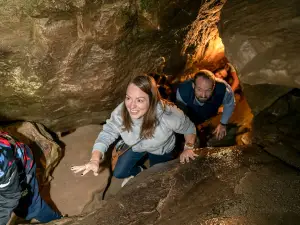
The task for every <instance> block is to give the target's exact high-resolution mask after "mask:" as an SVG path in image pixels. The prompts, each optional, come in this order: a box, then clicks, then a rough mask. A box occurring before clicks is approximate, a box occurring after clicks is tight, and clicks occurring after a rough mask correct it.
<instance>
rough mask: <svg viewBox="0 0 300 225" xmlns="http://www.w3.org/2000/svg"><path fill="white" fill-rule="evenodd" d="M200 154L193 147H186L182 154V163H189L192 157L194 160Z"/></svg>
mask: <svg viewBox="0 0 300 225" xmlns="http://www.w3.org/2000/svg"><path fill="white" fill-rule="evenodd" d="M197 156H198V155H197V154H196V153H195V152H194V151H193V150H192V149H185V150H183V152H182V153H181V154H180V163H182V164H184V163H185V162H187V163H189V162H190V159H192V160H194V159H195V158H196V157H197Z"/></svg>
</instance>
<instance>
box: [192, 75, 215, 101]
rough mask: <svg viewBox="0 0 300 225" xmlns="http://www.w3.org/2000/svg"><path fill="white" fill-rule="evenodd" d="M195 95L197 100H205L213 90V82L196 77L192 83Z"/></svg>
mask: <svg viewBox="0 0 300 225" xmlns="http://www.w3.org/2000/svg"><path fill="white" fill-rule="evenodd" d="M194 89H195V96H196V98H197V99H198V101H199V102H203V103H204V102H206V101H207V100H208V99H209V98H210V97H211V95H212V93H213V91H214V84H213V82H212V81H211V80H209V79H206V78H203V77H198V78H197V79H196V81H195V84H194Z"/></svg>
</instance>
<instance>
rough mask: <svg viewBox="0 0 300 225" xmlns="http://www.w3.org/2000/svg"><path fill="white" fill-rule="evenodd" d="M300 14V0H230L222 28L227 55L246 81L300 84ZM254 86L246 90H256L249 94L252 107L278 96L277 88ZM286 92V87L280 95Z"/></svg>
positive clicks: (223, 12) (284, 84)
mask: <svg viewBox="0 0 300 225" xmlns="http://www.w3.org/2000/svg"><path fill="white" fill-rule="evenodd" d="M233 12H234V13H233ZM299 16H300V5H299V1H297V0H292V1H283V0H275V1H272V3H270V2H269V1H241V0H232V1H227V3H226V4H225V5H224V7H223V8H222V15H221V23H220V26H219V28H220V29H219V30H220V35H221V38H222V41H223V43H224V45H225V53H226V56H227V57H228V58H229V60H230V61H231V62H232V63H233V64H234V65H235V66H236V68H237V70H238V74H239V77H240V80H241V82H242V83H243V84H249V85H256V84H275V85H282V86H289V87H300V82H299V78H300V77H299V74H300V64H299V60H300V56H299V54H298V51H299V49H300V41H299V35H300V26H299V24H300V20H299ZM251 87H253V86H248V87H247V88H248V90H246V91H245V93H246V95H247V92H252V93H253V92H254V93H255V94H254V96H253V97H252V96H251V97H248V96H247V97H248V102H249V105H250V106H251V107H255V106H256V103H257V102H256V101H257V99H260V102H259V104H260V106H258V108H264V107H267V106H270V104H271V103H272V101H273V102H274V101H275V100H276V98H274V91H269V92H268V91H260V92H262V93H259V92H258V93H256V91H257V89H259V88H256V87H253V88H251ZM268 89H269V88H268ZM285 93H286V90H284V88H283V90H281V91H280V90H278V92H277V94H276V96H277V97H279V96H282V95H284V94H285ZM260 94H261V95H260ZM262 99H264V100H262ZM264 101H265V102H264Z"/></svg>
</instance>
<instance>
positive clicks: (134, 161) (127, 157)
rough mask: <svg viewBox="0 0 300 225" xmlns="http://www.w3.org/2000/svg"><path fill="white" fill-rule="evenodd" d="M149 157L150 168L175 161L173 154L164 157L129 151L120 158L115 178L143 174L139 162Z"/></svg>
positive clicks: (115, 170)
mask: <svg viewBox="0 0 300 225" xmlns="http://www.w3.org/2000/svg"><path fill="white" fill-rule="evenodd" d="M147 155H148V157H149V161H150V167H152V166H154V165H155V164H159V163H164V162H167V161H170V160H172V159H174V156H173V152H170V153H166V154H164V155H154V154H151V153H149V152H134V151H132V149H129V150H128V151H127V152H125V153H124V154H123V155H121V156H120V157H119V158H118V161H117V164H116V166H115V169H114V177H116V178H119V179H123V178H126V177H130V176H136V175H137V174H138V173H140V172H141V167H139V166H138V163H139V161H140V160H142V159H143V158H144V157H145V156H147Z"/></svg>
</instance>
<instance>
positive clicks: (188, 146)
mask: <svg viewBox="0 0 300 225" xmlns="http://www.w3.org/2000/svg"><path fill="white" fill-rule="evenodd" d="M194 148H195V143H192V142H185V144H184V149H185V150H186V149H188V150H192V149H194Z"/></svg>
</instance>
